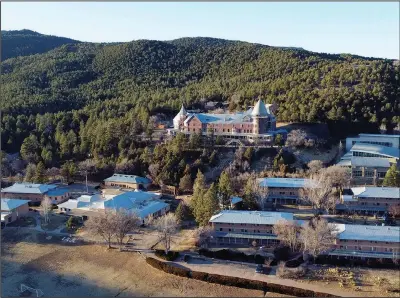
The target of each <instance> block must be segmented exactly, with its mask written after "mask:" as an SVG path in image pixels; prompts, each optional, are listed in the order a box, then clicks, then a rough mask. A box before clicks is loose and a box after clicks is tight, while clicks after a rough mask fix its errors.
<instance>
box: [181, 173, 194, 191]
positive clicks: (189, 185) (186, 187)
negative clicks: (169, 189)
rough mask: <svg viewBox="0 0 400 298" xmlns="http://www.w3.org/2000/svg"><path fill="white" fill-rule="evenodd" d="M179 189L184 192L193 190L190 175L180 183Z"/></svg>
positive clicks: (184, 177) (185, 176)
mask: <svg viewBox="0 0 400 298" xmlns="http://www.w3.org/2000/svg"><path fill="white" fill-rule="evenodd" d="M179 189H180V190H183V191H189V190H191V189H192V178H191V177H190V174H186V175H184V176H183V177H182V178H181V180H180V181H179Z"/></svg>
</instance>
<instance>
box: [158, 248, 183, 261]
mask: <svg viewBox="0 0 400 298" xmlns="http://www.w3.org/2000/svg"><path fill="white" fill-rule="evenodd" d="M155 255H156V256H157V257H159V258H161V259H163V260H166V261H174V260H176V259H177V258H178V257H179V252H177V251H169V252H168V254H167V255H165V251H164V250H161V249H157V250H156V251H155Z"/></svg>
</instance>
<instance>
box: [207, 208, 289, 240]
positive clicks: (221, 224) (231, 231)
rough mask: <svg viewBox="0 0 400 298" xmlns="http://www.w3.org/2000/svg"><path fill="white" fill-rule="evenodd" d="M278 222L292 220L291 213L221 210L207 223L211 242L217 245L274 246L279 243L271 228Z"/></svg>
mask: <svg viewBox="0 0 400 298" xmlns="http://www.w3.org/2000/svg"><path fill="white" fill-rule="evenodd" d="M279 220H293V214H292V213H285V212H265V211H236V210H222V211H221V212H220V213H218V214H216V215H214V216H212V217H211V219H210V221H209V223H210V225H211V227H212V228H213V230H214V235H213V238H212V239H211V242H213V243H214V244H217V245H238V246H249V245H252V243H253V241H256V242H257V245H264V246H275V245H276V244H278V243H279V240H278V239H277V237H276V235H274V233H273V226H274V224H276V223H277V222H278V221H279Z"/></svg>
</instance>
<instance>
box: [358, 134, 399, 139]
mask: <svg viewBox="0 0 400 298" xmlns="http://www.w3.org/2000/svg"><path fill="white" fill-rule="evenodd" d="M359 136H360V137H382V138H396V139H400V135H384V134H372V133H360V134H359Z"/></svg>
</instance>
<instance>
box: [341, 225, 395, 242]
mask: <svg viewBox="0 0 400 298" xmlns="http://www.w3.org/2000/svg"><path fill="white" fill-rule="evenodd" d="M333 225H335V226H336V227H337V229H338V236H337V237H338V238H339V239H341V240H366V241H381V242H396V243H398V242H400V227H391V226H367V225H349V224H333Z"/></svg>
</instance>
